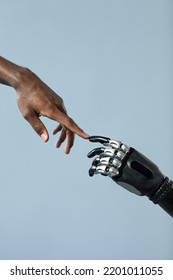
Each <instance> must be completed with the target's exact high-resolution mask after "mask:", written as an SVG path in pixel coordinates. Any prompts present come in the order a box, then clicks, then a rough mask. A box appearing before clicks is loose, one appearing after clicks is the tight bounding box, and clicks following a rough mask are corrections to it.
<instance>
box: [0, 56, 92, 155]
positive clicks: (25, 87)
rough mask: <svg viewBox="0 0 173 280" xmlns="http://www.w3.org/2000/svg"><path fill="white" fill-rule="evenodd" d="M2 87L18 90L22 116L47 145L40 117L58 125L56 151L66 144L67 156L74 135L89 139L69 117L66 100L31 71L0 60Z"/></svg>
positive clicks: (18, 102) (44, 129) (46, 134)
mask: <svg viewBox="0 0 173 280" xmlns="http://www.w3.org/2000/svg"><path fill="white" fill-rule="evenodd" d="M0 83H2V84H5V85H8V86H11V87H13V88H14V89H15V91H16V97H17V104H18V107H19V110H20V112H21V114H22V115H23V117H24V118H25V119H26V120H27V121H28V122H29V123H30V125H31V126H32V127H33V129H34V130H35V131H36V133H37V134H38V135H39V136H40V137H41V139H42V140H43V141H44V142H47V141H48V140H49V133H48V131H47V128H46V127H45V125H44V124H43V122H42V121H41V120H40V117H41V116H44V117H47V118H49V119H52V120H54V121H57V122H58V123H59V124H58V126H57V127H56V128H55V130H54V131H53V134H54V135H55V134H56V133H58V132H60V136H59V139H58V141H57V143H56V147H57V148H59V147H60V146H61V144H62V143H63V142H64V141H65V140H66V147H65V153H66V154H68V153H69V152H70V150H71V148H72V146H73V144H74V138H75V134H77V135H78V136H80V137H82V138H84V139H88V138H89V135H88V134H87V133H85V132H84V131H83V130H82V129H81V128H80V127H79V126H78V125H77V124H76V123H75V122H74V120H73V119H72V118H70V117H69V116H68V114H67V110H66V108H65V105H64V102H63V99H62V98H61V97H60V96H59V95H57V94H56V93H55V92H54V91H53V90H52V89H51V88H49V87H48V86H47V85H46V84H45V83H44V82H43V81H42V80H41V79H40V78H39V77H38V76H37V75H36V74H34V73H33V72H32V71H31V70H29V69H27V68H24V67H21V66H18V65H16V64H14V63H12V62H10V61H8V60H6V59H5V58H3V57H1V56H0Z"/></svg>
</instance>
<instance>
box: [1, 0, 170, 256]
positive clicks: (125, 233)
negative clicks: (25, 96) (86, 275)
mask: <svg viewBox="0 0 173 280" xmlns="http://www.w3.org/2000/svg"><path fill="white" fill-rule="evenodd" d="M0 4H1V5H0V6H1V8H0V52H1V55H2V56H4V57H6V58H8V59H10V60H12V61H13V62H15V63H17V64H19V65H22V66H26V67H28V68H30V69H31V70H32V71H34V72H35V73H36V74H37V75H38V76H39V77H40V78H41V79H42V80H44V81H45V83H47V84H48V85H49V86H50V87H51V88H52V89H54V90H55V91H56V92H57V93H58V94H59V95H60V96H61V97H62V98H63V99H64V102H65V105H66V107H67V109H68V113H69V115H70V116H71V117H72V118H74V120H75V121H76V122H77V123H78V124H79V125H80V126H81V127H82V128H83V129H84V130H85V131H86V132H88V133H89V134H101V135H105V136H109V137H111V138H114V139H117V140H121V141H123V142H124V143H126V144H128V145H129V146H133V147H135V148H136V149H138V150H139V151H141V152H142V153H144V154H145V155H146V156H148V157H149V158H150V159H151V160H152V161H154V162H155V163H156V164H157V165H158V166H159V167H160V169H161V170H162V171H163V173H164V174H166V175H167V176H169V177H170V178H173V169H172V166H173V158H172V140H173V133H172V131H173V128H172V114H173V113H172V103H173V98H172V88H173V82H172V70H173V54H172V49H173V39H172V38H173V36H172V35H173V29H172V16H173V2H172V1H171V0H170V1H169V0H146V1H144V0H138V1H137V0H130V1H129V0H122V1H120V0H119V1H118V0H114V1H113V0H105V1H103V0H87V1H84V0H49V1H46V0H45V1H41V0H30V1H27V0H16V1H12V0H4V1H3V0H1V1H0ZM43 121H44V122H45V124H46V125H47V127H48V129H49V131H50V133H51V132H52V130H53V129H54V127H55V126H56V123H55V122H53V121H51V120H48V119H43ZM0 127H1V139H0V143H1V145H0V174H1V175H0V258H1V259H172V258H173V234H172V233H173V222H172V218H171V217H170V216H169V215H168V214H167V213H165V212H164V211H163V210H162V209H161V208H159V207H158V206H155V205H154V204H152V203H151V202H150V201H149V200H148V199H147V198H145V197H138V196H135V195H133V194H131V193H129V192H127V191H126V190H124V189H123V188H121V187H120V186H118V185H116V184H115V183H114V182H113V181H112V180H111V179H109V178H105V177H103V176H95V177H94V178H90V177H89V176H88V169H89V167H90V165H91V161H90V160H89V159H87V157H86V155H87V153H88V152H89V151H90V150H91V149H93V148H94V147H95V145H92V144H91V143H89V142H88V141H85V140H82V139H80V138H79V137H76V142H75V146H74V148H73V150H72V152H71V154H70V155H68V156H67V155H65V154H64V147H62V149H60V150H56V149H55V147H54V143H55V142H56V139H57V137H56V136H51V137H50V141H49V142H48V143H46V144H44V143H42V141H41V140H40V138H39V137H38V136H37V135H36V134H35V132H34V131H33V130H32V128H31V127H30V126H29V124H28V123H27V122H26V121H25V120H24V119H23V118H22V116H21V114H20V113H19V110H18V108H17V105H16V97H15V92H14V90H13V89H11V88H9V87H5V86H1V87H0Z"/></svg>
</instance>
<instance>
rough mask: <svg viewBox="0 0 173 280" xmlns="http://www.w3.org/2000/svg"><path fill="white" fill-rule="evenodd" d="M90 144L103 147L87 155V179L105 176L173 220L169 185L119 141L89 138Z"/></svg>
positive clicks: (172, 185) (153, 167)
mask: <svg viewBox="0 0 173 280" xmlns="http://www.w3.org/2000/svg"><path fill="white" fill-rule="evenodd" d="M89 140H90V142H99V143H101V144H103V145H104V146H105V147H104V146H102V147H100V148H96V149H94V150H92V151H91V152H89V153H88V157H89V158H92V157H94V156H96V157H95V159H94V161H93V163H92V166H91V168H90V169H89V175H90V176H93V175H94V174H102V175H104V176H109V177H111V179H112V180H113V181H115V182H116V183H117V184H119V185H120V186H122V187H124V188H125V189H127V190H129V191H130V192H132V193H135V194H137V195H140V196H147V197H148V198H149V199H150V200H151V201H153V203H155V204H158V205H159V206H161V207H162V208H163V209H164V210H165V211H166V212H167V213H168V214H170V215H171V216H172V217H173V181H171V180H169V178H168V177H166V176H165V175H163V174H162V172H161V171H160V170H159V168H158V167H157V166H156V165H155V164H154V163H153V162H152V161H150V160H149V159H148V158H146V157H145V156H144V155H143V154H141V153H139V152H138V151H137V150H135V149H134V148H132V147H128V146H127V145H125V144H123V143H122V142H120V141H116V140H112V139H110V138H108V137H102V136H91V137H90V138H89Z"/></svg>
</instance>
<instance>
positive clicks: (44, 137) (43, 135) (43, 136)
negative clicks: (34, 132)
mask: <svg viewBox="0 0 173 280" xmlns="http://www.w3.org/2000/svg"><path fill="white" fill-rule="evenodd" d="M41 139H42V140H43V142H46V140H47V135H46V134H45V133H42V134H41Z"/></svg>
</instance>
